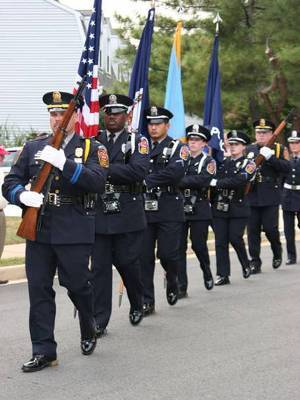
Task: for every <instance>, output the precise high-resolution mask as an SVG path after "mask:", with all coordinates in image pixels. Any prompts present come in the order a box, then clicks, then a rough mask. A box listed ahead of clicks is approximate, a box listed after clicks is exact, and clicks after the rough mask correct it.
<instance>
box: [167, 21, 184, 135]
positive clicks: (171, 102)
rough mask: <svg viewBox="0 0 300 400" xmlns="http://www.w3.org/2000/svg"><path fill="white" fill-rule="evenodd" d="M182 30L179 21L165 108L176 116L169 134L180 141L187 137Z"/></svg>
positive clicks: (171, 59) (171, 123)
mask: <svg viewBox="0 0 300 400" xmlns="http://www.w3.org/2000/svg"><path fill="white" fill-rule="evenodd" d="M181 30H182V22H181V21H179V22H178V23H177V27H176V33H175V36H174V42H173V47H172V51H171V57H170V64H169V72H168V80H167V89H166V97H165V108H166V109H168V110H170V111H171V112H172V113H173V114H174V117H173V118H172V119H171V120H170V129H169V133H170V135H171V136H172V137H173V138H174V139H180V138H181V137H183V136H185V118H184V103H183V94H182V86H181Z"/></svg>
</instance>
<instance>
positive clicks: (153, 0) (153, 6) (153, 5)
mask: <svg viewBox="0 0 300 400" xmlns="http://www.w3.org/2000/svg"><path fill="white" fill-rule="evenodd" d="M151 8H155V0H152V1H151Z"/></svg>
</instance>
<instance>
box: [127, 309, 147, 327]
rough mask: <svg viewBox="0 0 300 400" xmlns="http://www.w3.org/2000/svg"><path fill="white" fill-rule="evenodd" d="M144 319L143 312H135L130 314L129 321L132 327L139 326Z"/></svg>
mask: <svg viewBox="0 0 300 400" xmlns="http://www.w3.org/2000/svg"><path fill="white" fill-rule="evenodd" d="M143 317H144V314H143V311H140V310H133V311H130V313H129V321H130V323H131V325H138V324H139V323H140V322H141V321H142V319H143Z"/></svg>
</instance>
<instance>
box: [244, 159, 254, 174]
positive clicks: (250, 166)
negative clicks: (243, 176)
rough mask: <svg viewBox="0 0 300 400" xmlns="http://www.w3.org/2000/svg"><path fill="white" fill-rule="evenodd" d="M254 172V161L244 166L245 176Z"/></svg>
mask: <svg viewBox="0 0 300 400" xmlns="http://www.w3.org/2000/svg"><path fill="white" fill-rule="evenodd" d="M255 170H256V164H255V162H254V161H250V162H248V164H247V165H246V168H245V171H246V172H247V174H249V175H252V174H253V173H254V172H255Z"/></svg>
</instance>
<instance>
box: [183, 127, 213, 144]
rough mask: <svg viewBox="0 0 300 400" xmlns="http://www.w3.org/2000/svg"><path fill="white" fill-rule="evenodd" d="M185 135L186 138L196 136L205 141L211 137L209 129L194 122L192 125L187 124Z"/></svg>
mask: <svg viewBox="0 0 300 400" xmlns="http://www.w3.org/2000/svg"><path fill="white" fill-rule="evenodd" d="M185 133H186V137H187V139H188V138H190V137H198V138H201V139H203V140H205V141H206V142H208V141H209V140H210V138H211V134H210V131H209V129H207V128H205V126H202V125H198V124H194V125H189V126H188V127H187V128H186V130H185Z"/></svg>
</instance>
